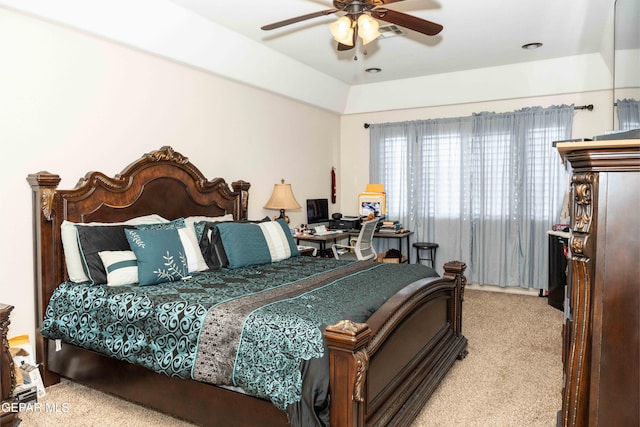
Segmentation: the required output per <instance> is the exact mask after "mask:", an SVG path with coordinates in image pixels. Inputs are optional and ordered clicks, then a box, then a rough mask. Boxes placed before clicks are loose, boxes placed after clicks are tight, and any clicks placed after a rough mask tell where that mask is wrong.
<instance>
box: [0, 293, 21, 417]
mask: <svg viewBox="0 0 640 427" xmlns="http://www.w3.org/2000/svg"><path fill="white" fill-rule="evenodd" d="M11 310H13V306H12V305H7V304H2V303H0V405H2V406H1V407H0V425H2V426H11V425H13V423H14V420H15V419H16V415H17V414H16V413H15V412H12V405H11V404H12V403H13V402H14V400H13V397H12V396H13V389H14V388H15V387H16V376H15V371H14V369H13V358H12V357H11V353H9V340H8V339H7V332H8V330H9V323H11V321H10V320H9V314H10V313H11Z"/></svg>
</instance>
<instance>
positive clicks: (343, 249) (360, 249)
mask: <svg viewBox="0 0 640 427" xmlns="http://www.w3.org/2000/svg"><path fill="white" fill-rule="evenodd" d="M377 224H378V219H377V218H376V219H372V220H370V221H365V222H363V223H362V227H361V228H360V234H358V239H357V240H356V243H355V244H354V245H353V246H349V245H341V244H339V243H334V244H333V246H331V250H332V251H333V256H334V257H336V258H337V259H351V260H356V259H357V260H360V261H363V260H367V259H371V258H375V257H376V256H377V255H378V254H377V253H376V250H375V248H374V247H373V233H375V232H376V225H377Z"/></svg>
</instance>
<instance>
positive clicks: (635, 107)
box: [616, 99, 640, 130]
mask: <svg viewBox="0 0 640 427" xmlns="http://www.w3.org/2000/svg"><path fill="white" fill-rule="evenodd" d="M616 106H617V111H618V123H619V128H620V130H631V129H640V101H638V100H635V99H618V100H617V101H616Z"/></svg>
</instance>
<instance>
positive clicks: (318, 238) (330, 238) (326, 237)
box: [293, 233, 349, 252]
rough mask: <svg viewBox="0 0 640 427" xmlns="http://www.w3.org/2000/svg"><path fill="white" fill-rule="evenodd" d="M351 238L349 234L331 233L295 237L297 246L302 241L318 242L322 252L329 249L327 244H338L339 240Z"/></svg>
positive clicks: (297, 235)
mask: <svg viewBox="0 0 640 427" xmlns="http://www.w3.org/2000/svg"><path fill="white" fill-rule="evenodd" d="M348 237H349V233H329V234H322V235H320V234H296V235H295V236H293V238H294V239H296V244H297V245H299V244H300V240H304V241H305V242H317V243H318V244H319V245H320V251H321V252H322V251H324V250H326V249H327V242H333V243H337V242H338V240H342V239H346V238H348Z"/></svg>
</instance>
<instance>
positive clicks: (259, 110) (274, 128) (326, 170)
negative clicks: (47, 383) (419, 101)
mask: <svg viewBox="0 0 640 427" xmlns="http://www.w3.org/2000/svg"><path fill="white" fill-rule="evenodd" d="M0 40H1V42H0V64H1V65H0V141H2V143H3V144H2V145H3V153H2V156H0V158H1V160H0V164H1V167H0V177H1V182H2V186H1V188H0V199H1V200H2V203H3V206H2V209H1V210H0V212H1V215H2V217H1V218H2V224H5V227H4V231H3V233H2V239H1V241H0V271H1V272H2V276H3V277H4V280H2V281H1V282H0V301H2V302H4V303H8V304H11V305H14V306H15V309H14V311H13V313H12V316H11V322H12V323H11V327H10V333H9V336H15V335H20V334H25V333H27V334H30V335H31V336H32V337H33V331H34V325H35V308H34V304H33V301H34V291H33V256H32V252H33V244H32V233H31V217H32V215H31V195H30V188H29V185H28V184H27V181H26V177H27V175H28V174H29V173H33V172H38V171H41V170H46V171H49V172H52V173H56V174H59V175H60V176H61V177H62V182H61V184H60V188H71V187H73V186H74V185H75V184H76V182H77V181H78V179H79V178H81V177H82V176H83V175H84V174H85V173H86V172H88V171H91V170H99V171H102V172H105V173H106V174H108V175H110V176H113V175H114V174H116V173H118V172H120V171H121V170H122V169H124V167H126V166H127V165H128V164H129V163H130V162H131V161H133V160H135V159H137V158H138V157H140V156H141V155H142V154H144V153H147V152H149V151H152V150H155V149H158V148H160V147H161V146H164V145H169V146H172V147H173V148H174V149H175V150H176V151H178V152H180V153H181V154H183V155H185V156H187V157H189V159H190V160H191V161H192V162H193V163H194V164H195V165H196V166H198V167H199V168H200V169H201V171H202V172H203V173H204V175H205V176H207V177H209V178H215V177H218V176H220V177H223V178H225V179H227V181H228V182H231V181H234V180H238V179H244V180H246V181H249V182H250V183H251V184H252V188H251V191H250V199H249V215H250V217H251V218H258V217H263V216H264V215H267V214H269V215H274V214H275V212H273V211H267V210H265V209H263V208H262V206H263V205H264V203H266V201H267V200H268V198H269V195H270V194H271V191H272V189H273V184H275V183H276V182H279V181H280V179H281V178H284V179H285V180H286V181H287V182H289V183H291V184H292V186H293V190H294V194H295V195H296V198H297V199H298V202H300V203H304V200H305V199H306V198H316V197H329V195H330V171H331V167H332V166H334V165H337V161H338V158H339V153H338V147H339V137H340V135H339V116H338V115H337V114H335V113H330V112H327V111H326V110H322V109H319V108H316V107H310V106H308V105H305V104H302V103H299V102H296V101H292V100H290V99H287V98H284V97H282V96H277V95H274V94H271V93H268V92H265V91H262V90H260V89H255V88H252V87H248V86H246V85H242V84H239V83H234V82H232V81H230V80H226V79H223V78H220V77H216V76H214V75H212V74H210V73H206V72H203V71H201V70H198V69H195V68H190V67H187V66H184V65H181V64H178V63H176V62H171V61H168V60H165V59H162V58H160V57H157V56H153V55H150V54H147V53H142V52H140V51H137V50H135V49H132V48H128V47H124V46H122V45H118V44H116V43H112V42H107V41H104V40H102V39H99V38H96V37H93V36H90V35H87V34H85V33H81V32H78V31H75V30H70V29H68V28H65V27H62V26H60V25H56V24H52V23H49V22H46V21H41V20H39V19H36V18H32V17H29V16H27V15H23V14H20V13H15V12H11V11H8V10H6V9H2V8H0ZM323 183H324V185H323ZM288 214H289V216H290V217H291V219H292V221H293V222H294V223H301V222H305V218H306V212H304V211H303V210H299V211H297V212H295V211H292V212H288Z"/></svg>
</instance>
